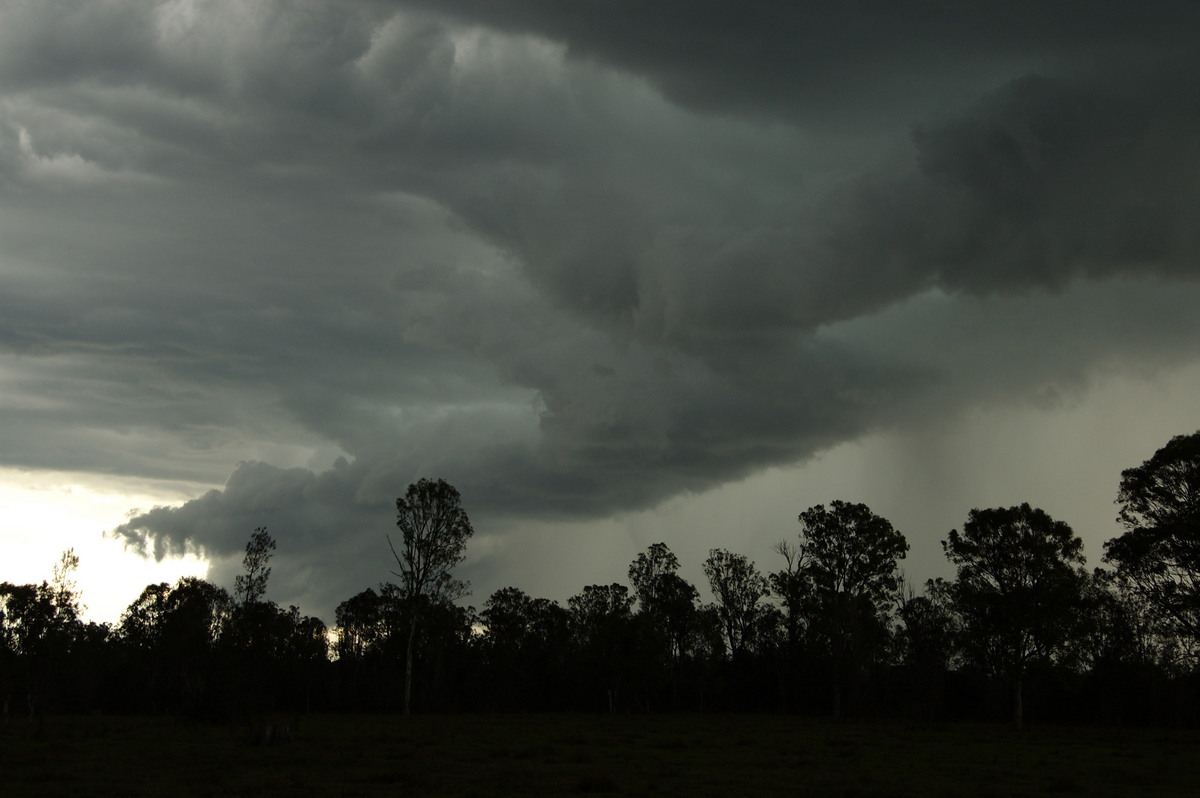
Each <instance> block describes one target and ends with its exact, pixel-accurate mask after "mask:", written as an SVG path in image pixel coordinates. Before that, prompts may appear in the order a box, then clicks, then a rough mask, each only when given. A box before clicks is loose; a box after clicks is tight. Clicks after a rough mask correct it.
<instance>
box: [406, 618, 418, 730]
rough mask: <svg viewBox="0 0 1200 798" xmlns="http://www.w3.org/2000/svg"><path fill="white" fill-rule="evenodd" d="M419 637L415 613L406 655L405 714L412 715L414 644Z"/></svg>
mask: <svg viewBox="0 0 1200 798" xmlns="http://www.w3.org/2000/svg"><path fill="white" fill-rule="evenodd" d="M416 637H417V614H416V613H415V612H414V613H413V615H412V621H411V622H410V623H409V626H408V648H407V650H406V651H405V653H404V714H405V715H411V714H412V673H413V642H414V641H415V640H416Z"/></svg>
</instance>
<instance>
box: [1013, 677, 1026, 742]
mask: <svg viewBox="0 0 1200 798" xmlns="http://www.w3.org/2000/svg"><path fill="white" fill-rule="evenodd" d="M1023 684H1024V680H1023V678H1022V676H1021V674H1019V673H1018V674H1017V675H1016V676H1014V677H1013V726H1015V727H1017V728H1018V729H1019V728H1021V726H1023V725H1024V723H1025V703H1024V697H1023V696H1022V687H1023Z"/></svg>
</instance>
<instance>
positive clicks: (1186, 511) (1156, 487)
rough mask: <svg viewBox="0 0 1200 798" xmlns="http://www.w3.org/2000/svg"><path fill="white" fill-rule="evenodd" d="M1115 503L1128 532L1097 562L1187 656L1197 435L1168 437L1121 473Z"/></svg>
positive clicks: (1199, 494) (1197, 600)
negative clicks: (1150, 610)
mask: <svg viewBox="0 0 1200 798" xmlns="http://www.w3.org/2000/svg"><path fill="white" fill-rule="evenodd" d="M1117 503H1118V504H1119V505H1120V507H1121V510H1120V514H1119V516H1118V520H1119V521H1120V522H1121V523H1122V524H1123V525H1124V526H1125V528H1126V529H1127V530H1128V531H1126V532H1125V533H1124V534H1122V535H1121V536H1119V537H1116V538H1114V539H1112V540H1110V541H1108V542H1107V543H1105V544H1104V551H1105V555H1104V561H1105V562H1107V563H1110V564H1112V565H1114V566H1116V572H1117V579H1118V581H1119V582H1120V583H1121V585H1122V587H1123V588H1125V589H1127V590H1130V591H1132V592H1133V593H1136V594H1137V595H1139V596H1140V597H1142V598H1143V599H1144V600H1145V601H1146V602H1147V603H1148V604H1149V605H1150V606H1152V607H1154V608H1155V610H1156V611H1157V612H1158V613H1160V614H1161V617H1162V618H1163V620H1164V621H1165V622H1166V623H1167V624H1168V625H1169V626H1170V628H1171V629H1172V631H1173V632H1174V634H1175V635H1177V636H1178V637H1180V638H1181V639H1182V641H1183V642H1184V644H1185V646H1186V647H1187V648H1189V649H1191V650H1192V652H1193V654H1194V653H1195V651H1196V650H1197V649H1200V432H1196V433H1194V434H1192V435H1179V436H1176V437H1174V438H1172V439H1171V440H1170V441H1169V442H1168V443H1167V445H1166V446H1164V447H1162V448H1161V449H1159V450H1158V451H1157V452H1155V453H1154V456H1153V457H1151V458H1150V459H1149V460H1147V461H1146V462H1144V463H1142V464H1141V465H1140V466H1138V467H1136V468H1130V469H1127V470H1125V471H1123V472H1121V484H1120V488H1119V489H1118V492H1117ZM1192 664H1193V667H1194V666H1195V663H1194V662H1193V663H1192Z"/></svg>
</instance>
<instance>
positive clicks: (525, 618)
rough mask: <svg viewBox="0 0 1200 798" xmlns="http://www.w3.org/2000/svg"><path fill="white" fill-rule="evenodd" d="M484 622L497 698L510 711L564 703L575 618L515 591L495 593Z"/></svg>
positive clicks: (481, 615) (548, 602) (482, 615)
mask: <svg viewBox="0 0 1200 798" xmlns="http://www.w3.org/2000/svg"><path fill="white" fill-rule="evenodd" d="M479 620H480V621H482V622H483V624H484V626H485V627H486V629H485V632H484V635H483V639H482V644H483V646H484V647H485V650H486V652H487V664H488V667H489V670H490V671H491V673H492V676H493V679H494V682H493V688H492V692H493V694H494V696H495V698H498V699H503V700H504V701H505V702H506V703H508V704H509V707H510V708H516V707H520V708H534V707H536V708H538V709H548V708H551V706H550V705H548V704H547V701H548V699H553V698H559V697H560V693H561V686H562V681H563V679H564V675H565V673H564V672H565V666H566V659H567V652H568V647H569V641H570V617H569V614H568V613H567V611H566V610H564V609H563V608H562V607H561V606H559V605H558V603H557V602H554V601H551V600H550V599H545V598H532V597H530V596H529V595H527V594H526V593H525V592H524V591H522V590H519V589H517V588H515V587H505V588H501V589H499V590H497V591H496V592H494V593H493V594H492V595H491V597H490V598H488V600H487V601H486V602H485V603H484V607H483V610H482V611H481V612H480V613H479Z"/></svg>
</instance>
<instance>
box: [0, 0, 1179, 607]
mask: <svg viewBox="0 0 1200 798" xmlns="http://www.w3.org/2000/svg"><path fill="white" fill-rule="evenodd" d="M618 7H619V8H618ZM614 8H616V9H617V10H614ZM850 8H851V6H839V7H838V8H837V9H834V10H824V11H821V12H816V11H812V10H804V9H802V8H801V7H800V6H797V5H795V4H781V5H779V6H772V5H771V4H753V5H752V6H750V7H747V8H743V7H741V6H735V5H727V4H691V3H689V4H687V5H686V8H685V7H684V6H683V5H680V4H673V3H646V4H617V5H616V6H614V5H612V4H596V3H591V4H582V5H581V4H571V3H536V2H527V3H468V2H445V3H441V2H439V3H437V4H425V3H398V4H389V3H336V4H335V3H324V2H305V3H271V2H258V3H241V2H233V0H229V1H228V2H207V3H190V2H182V1H178V2H166V3H160V2H149V1H147V2H128V3H106V4H95V3H88V2H77V3H72V2H46V3H38V4H19V5H14V6H10V7H7V8H5V9H0V91H2V92H3V94H2V95H0V203H3V207H4V213H3V214H0V275H2V279H3V281H4V289H5V290H3V291H0V391H3V395H4V396H5V401H4V403H3V405H0V421H2V424H0V452H2V453H3V455H2V456H3V457H4V459H5V462H7V463H9V464H12V465H18V466H27V467H56V468H76V469H81V470H91V471H105V472H111V473H117V474H130V475H136V476H152V477H154V476H161V477H170V478H180V479H191V480H196V481H199V482H207V483H209V484H219V483H221V482H222V481H224V482H225V487H224V488H223V489H221V490H217V491H212V492H210V493H207V494H205V495H204V496H202V497H200V498H198V499H196V500H195V501H193V502H190V503H188V504H185V505H183V506H182V507H179V508H159V509H154V510H150V511H147V512H145V513H143V514H141V515H139V516H137V517H135V518H133V519H131V520H130V522H129V523H128V524H126V525H125V526H123V527H122V528H121V529H120V530H118V532H119V534H121V535H123V536H125V537H126V538H128V539H131V540H135V541H143V542H145V543H146V544H147V546H148V547H149V548H150V549H151V550H154V551H157V552H158V553H163V552H166V551H173V550H178V549H179V548H180V547H182V546H184V545H185V544H187V545H195V546H201V547H204V548H205V550H206V551H208V552H210V553H212V554H213V555H215V556H218V557H221V556H225V557H226V558H227V559H225V560H221V561H220V562H221V565H220V566H219V567H220V568H227V567H232V566H234V565H236V553H237V552H238V551H239V550H240V548H241V546H242V545H243V544H244V542H245V540H246V538H247V537H248V535H249V533H250V531H251V530H252V529H253V528H254V527H256V526H260V525H267V526H268V527H270V528H271V530H272V532H273V533H275V534H276V535H277V537H278V538H279V539H280V544H281V545H280V550H279V558H280V564H279V568H278V570H277V574H278V577H279V579H280V580H281V584H285V585H286V587H285V588H284V589H285V590H286V591H290V592H289V594H288V595H287V596H286V597H287V598H292V599H297V600H299V599H301V598H304V599H305V603H308V601H309V600H311V601H313V602H317V603H318V604H319V605H320V608H321V609H322V610H327V609H328V607H329V606H330V605H331V603H332V602H334V601H335V600H336V599H338V598H339V597H343V598H344V597H345V595H348V593H347V591H348V590H351V589H361V588H362V587H364V586H366V585H367V584H370V583H371V582H373V581H376V580H378V579H380V578H383V577H384V576H385V575H386V569H385V566H386V562H382V563H381V562H380V558H379V556H378V555H379V554H380V553H381V551H386V550H385V549H381V546H380V542H381V540H382V535H383V534H384V533H385V532H386V531H387V530H388V529H390V528H391V523H392V513H393V509H392V502H393V501H394V498H395V496H396V495H397V494H399V493H401V492H402V491H403V489H404V487H405V486H406V485H407V484H408V483H410V482H412V481H414V480H415V479H417V478H419V477H421V476H440V477H444V478H446V479H448V480H450V481H451V482H452V483H454V484H455V485H456V486H458V487H459V489H460V490H461V491H462V493H463V495H464V497H465V499H466V501H467V504H468V509H469V511H470V512H471V513H472V516H473V517H474V518H476V519H477V525H480V526H481V527H482V528H485V529H486V528H491V529H494V530H503V529H504V528H506V527H507V526H514V525H517V524H519V523H520V522H521V520H522V519H529V518H542V519H547V518H548V519H570V518H591V517H602V516H605V515H609V514H612V513H614V512H621V511H624V510H629V509H633V508H641V507H649V506H653V505H654V504H655V503H657V502H659V501H661V500H662V499H664V498H666V497H669V496H671V495H675V494H678V493H680V492H685V491H693V490H701V489H704V488H708V487H712V486H715V485H718V484H721V483H723V482H726V481H728V480H731V479H736V478H740V477H744V476H746V475H749V474H752V473H754V472H755V471H756V470H758V469H761V468H763V467H765V466H767V465H773V464H786V463H792V462H796V461H798V460H801V459H803V458H805V457H807V456H810V455H812V454H813V453H814V452H817V451H820V450H822V449H824V448H827V447H830V446H833V445H835V444H837V443H839V442H842V441H846V440H851V439H854V438H855V437H857V436H860V435H862V434H864V433H867V432H870V431H875V430H879V429H885V428H889V427H893V426H899V425H904V424H907V423H910V422H912V421H914V420H918V419H922V418H929V417H932V416H935V415H937V414H949V413H954V412H957V411H958V410H961V409H962V408H963V407H966V406H970V405H972V404H975V403H979V402H1008V401H1022V402H1023V401H1029V402H1041V401H1054V399H1053V397H1056V396H1063V395H1068V394H1071V393H1072V392H1078V391H1081V390H1083V389H1085V388H1086V386H1087V384H1088V382H1089V380H1090V379H1091V375H1092V374H1093V373H1094V372H1095V370H1096V369H1098V368H1120V367H1122V364H1127V363H1130V362H1148V361H1149V360H1154V362H1160V363H1162V364H1164V365H1169V364H1171V363H1175V362H1181V361H1184V360H1187V359H1190V358H1195V357H1196V356H1197V354H1198V351H1197V350H1198V347H1200V334H1198V333H1200V331H1198V330H1197V328H1196V323H1195V322H1194V321H1193V320H1192V319H1193V317H1194V316H1195V314H1193V313H1191V312H1190V310H1189V309H1188V308H1189V307H1190V305H1189V304H1188V303H1189V302H1192V301H1193V300H1194V298H1195V294H1196V285H1195V283H1193V282H1192V280H1193V279H1194V277H1195V274H1196V269H1197V264H1198V262H1200V261H1198V257H1197V256H1198V255H1200V239H1198V233H1197V225H1196V222H1195V219H1196V218H1200V216H1198V213H1197V212H1198V211H1200V189H1198V186H1200V181H1197V180H1196V179H1195V178H1196V176H1197V175H1198V174H1200V151H1198V150H1197V148H1196V146H1195V142H1196V140H1197V135H1198V134H1200V102H1198V101H1197V99H1196V98H1197V97H1200V82H1198V80H1197V76H1198V74H1200V70H1198V69H1197V59H1196V58H1195V56H1194V55H1193V52H1192V51H1193V49H1194V44H1193V43H1192V42H1191V41H1190V37H1187V36H1185V34H1184V31H1186V30H1188V24H1189V21H1194V20H1191V18H1192V17H1193V16H1195V14H1196V13H1197V12H1196V10H1195V7H1194V6H1191V5H1182V4H1181V5H1175V4H1166V3H1164V4H1159V5H1156V6H1146V7H1145V8H1144V9H1143V10H1142V11H1140V12H1139V14H1138V15H1136V17H1135V18H1132V19H1125V18H1124V17H1123V16H1122V15H1120V14H1118V13H1117V11H1116V6H1115V5H1114V6H1099V7H1097V6H1093V5H1089V6H1088V9H1089V11H1088V13H1087V14H1081V15H1080V16H1078V17H1076V16H1075V12H1077V11H1079V12H1082V6H1081V7H1079V8H1075V7H1068V6H1062V7H1056V8H1057V10H1056V11H1054V12H1050V11H1049V10H1047V9H1048V8H1049V7H1046V6H1043V5H1038V6H1036V8H1035V7H1034V6H1032V5H1030V6H1029V7H1028V8H1027V9H1026V11H1028V13H1024V14H1020V15H1018V14H1017V12H1014V11H1013V7H1012V6H1011V4H1005V5H1004V7H1003V12H1002V10H1001V8H1000V6H999V5H995V6H979V7H978V8H976V7H974V6H973V9H974V10H972V11H970V12H959V11H953V12H951V11H948V10H945V9H943V8H942V7H941V6H940V4H920V3H911V4H882V3H881V4H870V3H867V4H862V3H860V4H854V5H853V6H852V8H853V11H850V10H847V9H850ZM1018 19H1019V23H1018V21H1017V20H1018ZM1195 28H1196V26H1195V25H1192V27H1191V28H1190V29H1191V30H1195ZM1185 40H1186V41H1185ZM613 67H615V69H613ZM1095 280H1108V281H1109V282H1105V283H1093V282H1087V281H1095ZM1081 281H1083V282H1081ZM1155 281H1161V282H1155ZM1134 330H1136V331H1137V333H1136V334H1134V333H1133V332H1132V331H1134ZM339 456H342V457H344V459H342V460H337V461H336V462H337V464H336V465H334V466H333V467H330V463H333V462H335V458H337V457H339ZM239 461H240V462H241V464H240V465H238V466H236V468H234V470H233V473H232V475H231V476H228V479H226V475H227V474H228V473H229V469H230V468H231V466H232V464H233V463H235V462H239ZM228 557H232V558H233V559H228ZM351 563H357V564H356V565H352V564H351ZM364 563H365V564H364ZM478 567H482V566H478ZM322 574H324V576H321V575H322ZM322 579H324V580H327V581H324V582H321V580H322ZM318 582H320V583H321V584H322V585H323V587H320V588H319V589H318V588H316V587H313V586H312V585H314V584H317V583H318Z"/></svg>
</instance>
